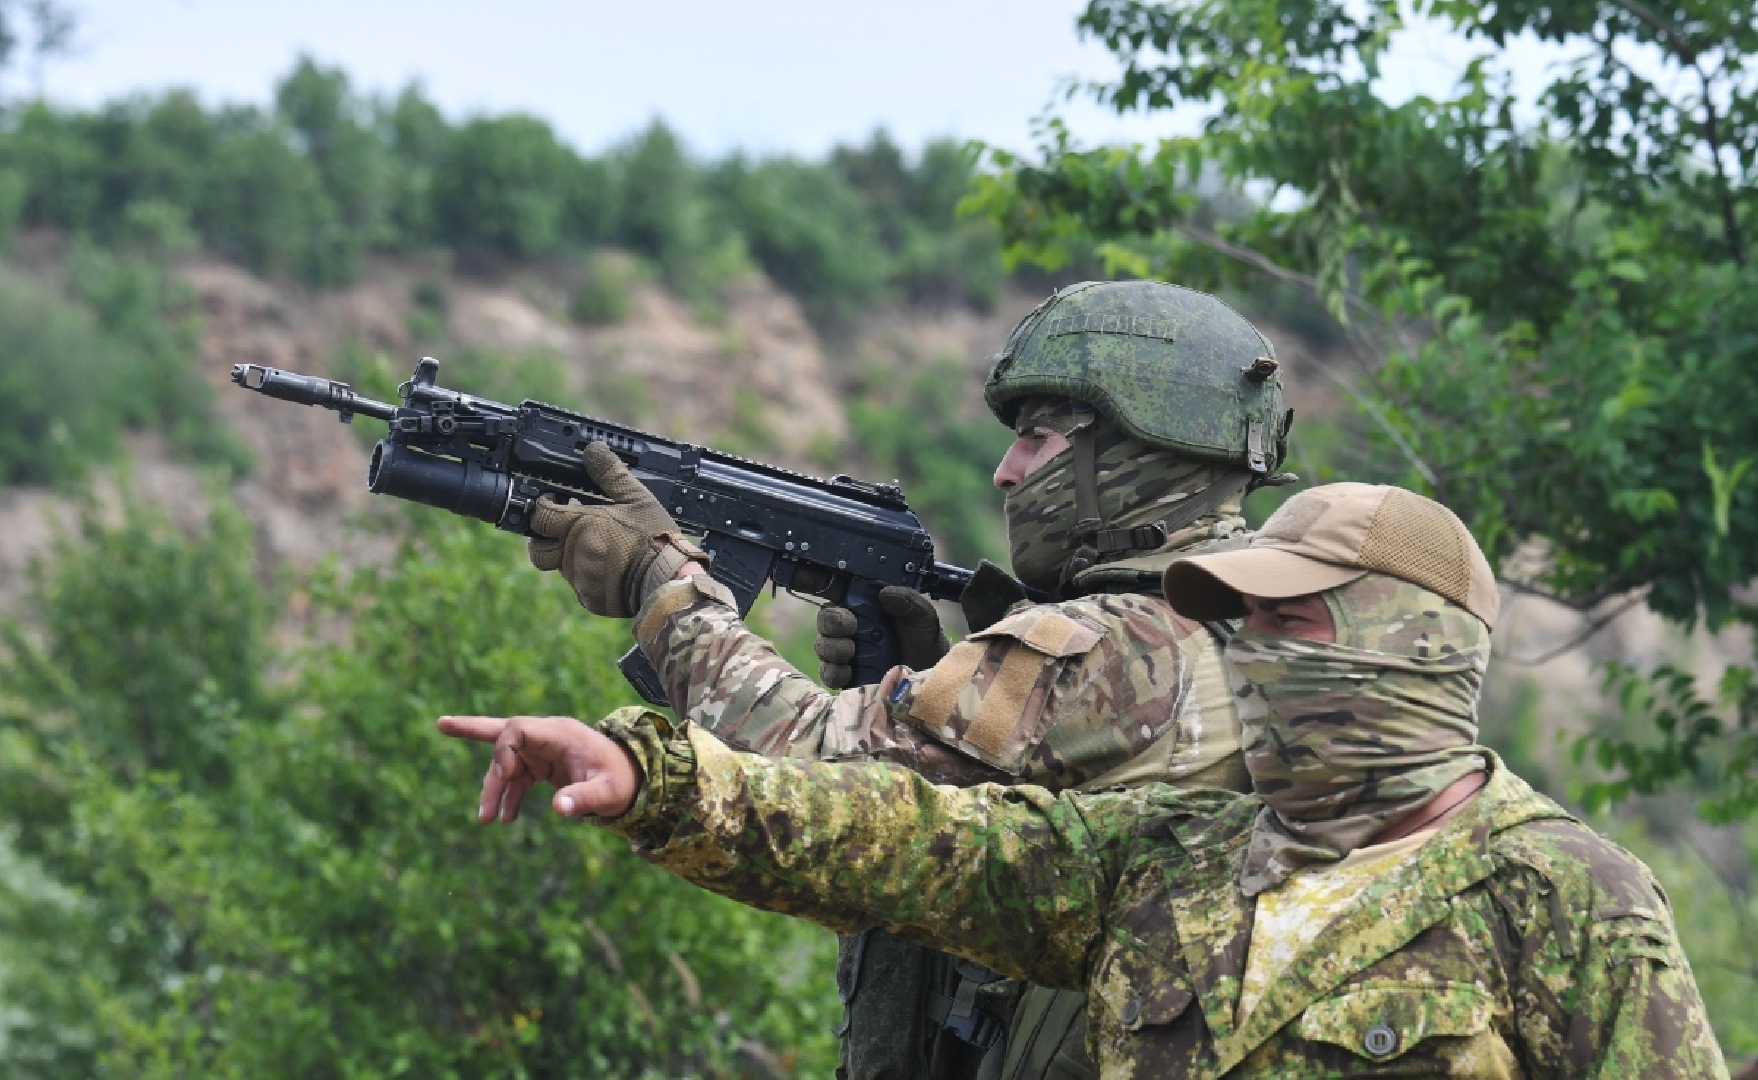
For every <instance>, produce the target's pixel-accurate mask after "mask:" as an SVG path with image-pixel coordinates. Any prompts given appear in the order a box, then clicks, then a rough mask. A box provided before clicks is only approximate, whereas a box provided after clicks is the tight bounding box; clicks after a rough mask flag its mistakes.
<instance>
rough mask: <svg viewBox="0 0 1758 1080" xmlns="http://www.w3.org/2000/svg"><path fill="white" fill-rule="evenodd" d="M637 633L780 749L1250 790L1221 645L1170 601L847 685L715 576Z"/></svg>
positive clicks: (673, 598) (697, 708)
mask: <svg viewBox="0 0 1758 1080" xmlns="http://www.w3.org/2000/svg"><path fill="white" fill-rule="evenodd" d="M717 590H718V592H717ZM635 639H636V641H637V642H639V643H640V645H641V648H642V650H643V651H644V652H645V653H646V654H647V657H648V659H649V660H651V661H652V662H653V666H654V668H655V669H656V670H657V671H658V672H659V673H660V676H661V677H662V679H663V680H664V682H665V686H666V691H667V694H668V695H669V696H670V698H671V700H672V701H673V702H682V703H684V704H683V706H682V707H681V708H680V709H679V710H678V711H679V716H680V717H681V718H683V719H687V720H689V721H690V722H692V723H695V724H698V725H700V726H702V727H705V728H707V729H708V730H710V731H712V732H714V733H715V734H716V735H718V736H720V737H721V738H722V739H724V740H726V741H727V742H728V743H729V744H730V745H732V746H734V747H736V748H737V749H741V750H750V751H752V752H755V753H759V754H763V755H765V756H767V757H789V758H798V759H805V760H829V761H835V760H844V759H857V758H858V759H868V760H879V761H889V762H893V763H896V764H899V765H903V766H905V767H906V768H910V769H913V770H915V771H917V772H919V773H921V774H922V775H923V776H926V777H927V778H928V779H930V780H932V781H933V782H935V783H942V784H958V785H960V786H969V785H972V784H979V783H986V782H991V781H994V782H1010V783H1017V782H1021V781H1024V782H1027V783H1034V784H1042V785H1044V786H1046V787H1049V788H1051V789H1053V790H1061V789H1063V788H1069V787H1077V786H1081V785H1087V784H1092V785H1094V786H1114V785H1115V786H1136V785H1139V784H1142V783H1147V782H1150V781H1163V782H1167V783H1173V784H1181V783H1182V784H1191V785H1195V784H1202V783H1207V784H1209V785H1211V786H1217V787H1243V786H1244V785H1243V783H1242V782H1241V781H1242V779H1243V778H1242V777H1240V776H1237V775H1234V774H1236V773H1238V771H1239V770H1238V768H1237V766H1238V761H1239V758H1238V749H1239V721H1238V717H1237V713H1236V712H1235V710H1234V708H1233V704H1232V696H1231V694H1230V692H1229V690H1228V687H1227V681H1226V674H1225V669H1224V667H1223V665H1222V662H1221V657H1220V650H1219V649H1218V648H1217V646H1216V644H1215V641H1214V638H1213V636H1212V635H1211V634H1210V633H1209V631H1208V630H1207V629H1206V628H1204V627H1203V626H1202V625H1201V624H1200V623H1195V622H1191V621H1190V620H1188V619H1184V618H1182V617H1180V616H1178V615H1176V614H1175V613H1173V611H1172V609H1171V606H1170V605H1169V604H1167V603H1166V602H1165V601H1164V600H1162V599H1158V598H1154V597H1147V596H1136V595H1103V596H1094V597H1088V598H1085V599H1082V600H1076V601H1071V602H1068V603H1065V604H1055V605H1035V606H1027V607H1025V608H1024V609H1022V610H1019V611H1016V612H1014V613H1012V614H1010V615H1009V616H1008V617H1007V618H1006V619H1004V620H1002V621H1001V622H1000V623H998V624H997V625H995V626H993V627H991V628H989V629H987V630H984V631H983V632H981V633H977V634H972V635H971V636H970V638H969V639H967V640H965V641H962V642H960V643H959V644H957V645H954V646H953V647H952V650H951V651H950V652H948V653H947V654H946V656H945V658H944V659H942V660H941V661H940V662H939V663H938V664H936V665H935V666H934V667H932V668H928V669H926V670H924V671H911V670H910V669H908V668H902V667H899V668H893V669H892V670H891V671H889V672H887V673H886V674H885V676H884V678H882V679H881V680H880V681H879V683H878V684H877V685H875V686H863V687H856V688H854V689H851V690H845V691H842V692H841V693H832V692H830V691H828V690H825V689H823V688H822V687H820V686H818V685H817V684H816V683H814V682H813V681H812V680H811V679H809V678H807V677H806V676H805V675H803V674H801V673H800V672H799V671H798V670H797V669H795V668H794V667H793V666H792V665H791V664H789V663H788V662H787V661H786V660H785V659H783V658H782V656H781V655H780V654H779V653H778V652H776V650H775V647H774V646H772V645H771V644H770V643H769V642H767V641H765V640H763V639H762V638H760V637H758V636H757V635H756V634H753V633H751V631H750V630H749V629H747V628H746V626H745V625H744V623H743V622H742V621H741V620H740V619H739V617H738V614H737V612H736V611H735V610H734V608H733V607H732V603H731V597H730V596H728V595H725V592H724V590H723V589H722V588H721V586H720V585H718V584H717V583H715V582H714V581H712V580H711V579H709V578H705V577H703V578H694V579H691V580H690V581H682V582H672V583H671V584H668V585H667V586H665V587H664V588H663V589H660V590H659V591H658V592H656V593H655V594H654V595H653V597H652V598H651V599H650V600H649V601H648V603H647V606H646V607H645V608H644V609H643V610H642V612H641V613H640V615H638V616H637V617H636V620H635ZM1229 765H1231V766H1234V768H1233V769H1232V770H1231V771H1228V769H1227V768H1226V766H1229Z"/></svg>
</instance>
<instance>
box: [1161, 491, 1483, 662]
mask: <svg viewBox="0 0 1758 1080" xmlns="http://www.w3.org/2000/svg"><path fill="white" fill-rule="evenodd" d="M1370 570H1371V571H1375V572H1378V573H1381V574H1390V575H1391V576H1392V577H1396V578H1402V579H1404V580H1405V581H1409V582H1412V583H1414V584H1417V585H1421V586H1422V587H1423V588H1425V589H1430V590H1433V591H1434V592H1437V593H1440V594H1441V595H1442V596H1444V597H1446V598H1447V599H1448V600H1451V601H1453V603H1455V604H1458V605H1459V606H1460V607H1462V608H1464V609H1465V610H1466V611H1469V612H1471V614H1473V615H1475V616H1477V617H1478V618H1480V619H1482V620H1483V621H1484V624H1485V625H1487V626H1489V627H1490V628H1491V629H1494V627H1495V624H1496V616H1497V615H1498V614H1499V613H1500V610H1501V596H1500V595H1499V594H1498V593H1497V592H1496V579H1495V574H1494V573H1493V572H1492V571H1491V570H1490V568H1489V560H1487V559H1485V558H1484V557H1483V550H1482V549H1481V548H1479V547H1478V546H1477V541H1476V539H1474V538H1473V537H1472V535H1471V531H1470V530H1469V529H1467V528H1465V524H1464V522H1461V521H1460V520H1459V519H1458V518H1457V517H1456V516H1454V514H1453V512H1452V511H1451V510H1448V509H1447V508H1446V507H1444V506H1442V505H1441V504H1440V503H1438V502H1435V501H1434V500H1433V499H1426V498H1423V497H1422V496H1421V495H1418V494H1416V493H1415V492H1412V491H1405V490H1404V489H1403V488H1399V487H1387V486H1384V485H1380V484H1325V485H1324V486H1322V487H1315V488H1311V489H1309V490H1307V491H1302V492H1300V493H1299V494H1297V495H1295V496H1294V497H1293V498H1291V499H1289V500H1288V501H1287V502H1285V503H1283V504H1282V508H1281V509H1279V510H1277V511H1276V512H1275V513H1274V514H1272V515H1270V520H1268V521H1266V522H1264V527H1263V528H1262V529H1259V530H1258V532H1257V535H1256V536H1254V537H1252V539H1251V546H1250V547H1247V548H1244V549H1243V550H1240V551H1225V552H1221V553H1219V554H1215V555H1197V556H1193V557H1191V558H1188V559H1182V560H1180V561H1178V562H1175V563H1173V564H1172V565H1171V566H1168V567H1167V568H1166V576H1165V579H1164V581H1163V587H1164V588H1165V591H1166V601H1167V602H1168V603H1170V604H1171V605H1172V607H1173V610H1175V611H1177V612H1178V613H1179V614H1180V615H1183V616H1186V617H1187V618H1192V619H1199V620H1209V619H1238V618H1244V616H1245V613H1246V612H1245V602H1244V601H1243V600H1242V599H1240V594H1241V593H1245V594H1248V595H1251V596H1263V597H1268V598H1272V599H1281V598H1284V597H1289V596H1304V595H1306V594H1307V593H1316V592H1324V591H1325V590H1326V589H1335V588H1337V587H1338V586H1339V585H1347V584H1348V583H1349V582H1351V581H1354V580H1355V579H1356V578H1358V577H1360V576H1361V575H1363V574H1365V573H1367V572H1368V571H1370Z"/></svg>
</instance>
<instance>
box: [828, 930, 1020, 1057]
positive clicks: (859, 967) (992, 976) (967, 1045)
mask: <svg viewBox="0 0 1758 1080" xmlns="http://www.w3.org/2000/svg"><path fill="white" fill-rule="evenodd" d="M836 989H837V994H838V995H839V996H840V997H841V998H842V1009H843V1017H842V1023H841V1024H840V1025H839V1026H838V1027H837V1029H836V1034H837V1035H838V1036H839V1037H840V1038H841V1039H842V1063H841V1064H840V1065H839V1066H838V1067H837V1070H836V1075H837V1080H1000V1076H1001V1064H1002V1055H1003V1054H1004V1053H1005V1052H1006V1041H1005V1039H1004V1038H1003V1036H1004V1035H1005V1034H1006V1031H1007V1024H1008V1020H1009V1019H1010V1018H1011V1016H1012V1013H1013V1006H1014V1002H1015V1001H1016V1000H1017V998H1018V996H1019V991H1020V984H1018V983H1014V982H1011V981H1009V980H1006V979H1003V978H1002V977H1001V976H1000V975H999V974H997V973H996V972H994V971H991V970H989V969H988V968H986V967H984V966H983V965H981V964H976V963H972V962H971V961H969V960H961V959H959V958H958V957H955V956H951V955H948V954H946V953H943V952H936V951H934V950H933V949H926V948H923V947H922V946H920V945H913V944H911V943H910V942H907V941H905V940H903V939H902V938H899V937H895V936H893V935H891V934H888V933H886V932H885V931H883V930H877V929H868V930H863V931H861V932H860V933H858V934H845V935H842V936H840V937H839V938H838V940H837V953H836Z"/></svg>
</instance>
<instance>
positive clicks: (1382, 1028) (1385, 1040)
mask: <svg viewBox="0 0 1758 1080" xmlns="http://www.w3.org/2000/svg"><path fill="white" fill-rule="evenodd" d="M1361 1042H1362V1045H1363V1046H1364V1047H1366V1049H1367V1052H1368V1054H1369V1055H1371V1056H1373V1057H1376V1058H1377V1057H1385V1056H1386V1055H1387V1054H1389V1053H1391V1052H1392V1051H1394V1050H1396V1049H1398V1033H1397V1032H1396V1031H1393V1030H1392V1029H1391V1028H1389V1027H1387V1026H1386V1025H1384V1024H1375V1025H1374V1026H1373V1027H1370V1028H1368V1029H1367V1036H1366V1037H1365V1038H1363V1039H1362V1040H1361Z"/></svg>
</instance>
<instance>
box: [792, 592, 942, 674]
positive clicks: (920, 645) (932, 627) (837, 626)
mask: <svg viewBox="0 0 1758 1080" xmlns="http://www.w3.org/2000/svg"><path fill="white" fill-rule="evenodd" d="M879 606H880V607H882V608H884V609H885V614H887V615H889V616H891V623H892V625H893V626H895V627H896V628H897V650H898V662H899V663H901V664H902V665H903V666H904V667H907V668H909V669H910V670H912V671H922V670H924V669H927V668H931V667H933V666H934V665H935V664H938V663H939V662H940V658H941V657H943V656H945V655H946V650H948V649H950V648H951V647H952V646H950V645H948V644H947V643H946V635H945V634H943V633H941V631H940V612H939V611H938V610H936V609H935V607H934V601H932V600H930V599H928V598H927V597H926V596H923V595H922V594H921V593H919V592H917V591H916V590H914V589H906V588H904V587H903V586H902V585H887V586H885V588H883V589H880V590H879ZM813 650H814V651H815V652H817V654H818V659H819V660H820V661H822V663H820V664H819V665H818V681H819V682H821V683H823V684H824V685H825V686H828V687H830V688H832V689H834V690H846V689H848V688H849V687H850V686H851V685H852V684H853V683H854V681H855V669H854V666H853V664H854V659H855V613H854V612H852V611H850V610H849V609H848V608H845V607H838V606H836V605H835V604H827V605H825V606H824V607H821V608H819V609H818V640H817V641H816V642H815V643H814V644H813Z"/></svg>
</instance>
